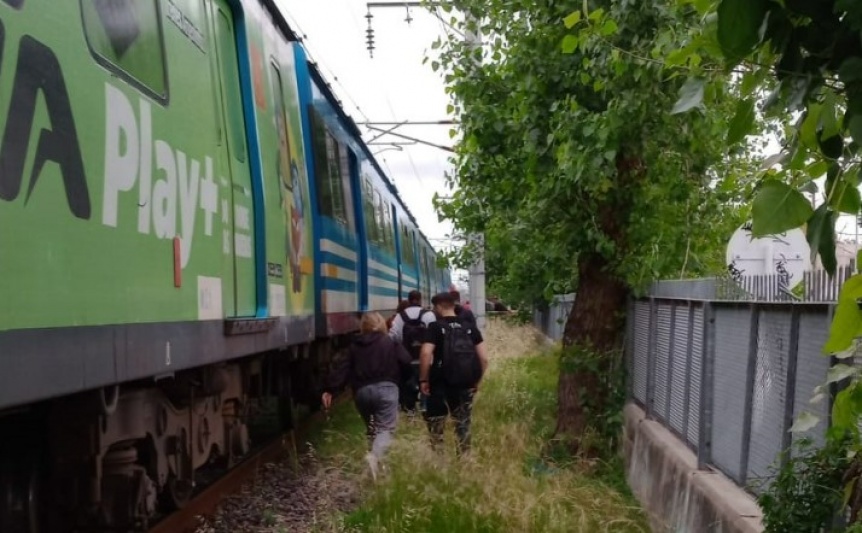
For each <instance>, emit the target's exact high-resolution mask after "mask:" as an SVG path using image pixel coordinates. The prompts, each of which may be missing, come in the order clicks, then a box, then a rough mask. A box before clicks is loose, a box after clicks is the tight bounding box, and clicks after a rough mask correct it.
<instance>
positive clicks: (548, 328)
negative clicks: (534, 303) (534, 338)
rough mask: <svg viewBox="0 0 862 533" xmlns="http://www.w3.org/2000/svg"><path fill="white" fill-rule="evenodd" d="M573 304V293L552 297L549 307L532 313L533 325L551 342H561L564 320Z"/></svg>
mask: <svg viewBox="0 0 862 533" xmlns="http://www.w3.org/2000/svg"><path fill="white" fill-rule="evenodd" d="M574 303H575V294H574V293H571V294H563V295H561V296H556V297H554V300H553V301H552V302H551V304H550V305H548V306H546V307H540V308H538V309H536V310H535V311H533V324H534V325H535V326H536V327H537V328H539V330H541V331H542V332H543V333H544V334H545V335H546V336H547V337H548V338H550V339H551V340H554V341H559V340H562V338H563V331H564V330H565V329H566V319H567V318H568V317H569V312H570V311H571V310H572V305H573V304H574Z"/></svg>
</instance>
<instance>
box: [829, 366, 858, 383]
mask: <svg viewBox="0 0 862 533" xmlns="http://www.w3.org/2000/svg"><path fill="white" fill-rule="evenodd" d="M858 373H859V369H858V368H856V367H853V366H850V365H845V364H843V363H839V364H837V365H835V366H833V367H832V368H830V369H829V371H828V372H826V383H836V382H838V381H842V380H845V379H847V378H849V377H851V376H855V375H856V374H858Z"/></svg>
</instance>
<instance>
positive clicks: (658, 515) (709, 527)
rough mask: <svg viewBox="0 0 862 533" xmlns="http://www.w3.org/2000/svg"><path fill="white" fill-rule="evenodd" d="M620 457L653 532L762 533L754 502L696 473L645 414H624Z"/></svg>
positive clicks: (686, 452) (690, 458) (632, 410)
mask: <svg viewBox="0 0 862 533" xmlns="http://www.w3.org/2000/svg"><path fill="white" fill-rule="evenodd" d="M623 432H624V439H623V445H624V452H625V460H626V477H627V479H628V483H629V486H630V487H631V489H632V492H634V494H635V496H636V497H637V499H638V501H640V502H641V505H643V507H644V509H645V510H646V511H647V512H648V513H649V515H650V522H651V525H652V529H653V531H655V532H665V531H668V532H670V531H672V532H674V533H707V532H709V533H760V532H762V531H763V525H762V524H761V516H762V515H761V512H760V508H759V507H758V506H757V503H756V502H755V500H754V498H753V497H752V496H751V495H749V494H748V493H747V492H745V491H744V490H742V489H741V488H739V487H737V486H736V485H735V484H734V483H733V482H732V481H731V480H730V479H729V478H728V477H727V476H725V475H724V474H722V473H721V472H718V471H716V470H712V469H710V470H698V468H697V457H696V456H695V454H694V453H693V452H692V451H691V450H690V449H689V448H688V447H687V446H686V445H685V444H684V443H683V442H682V441H680V440H679V439H678V438H676V437H675V436H674V435H673V434H672V433H671V432H670V431H669V430H667V429H665V428H664V427H663V426H662V425H661V424H659V423H658V422H655V421H652V420H648V419H647V418H646V414H645V413H644V411H643V410H642V409H641V408H640V407H638V406H637V405H635V404H633V403H630V404H628V405H627V406H626V408H625V425H624V428H623Z"/></svg>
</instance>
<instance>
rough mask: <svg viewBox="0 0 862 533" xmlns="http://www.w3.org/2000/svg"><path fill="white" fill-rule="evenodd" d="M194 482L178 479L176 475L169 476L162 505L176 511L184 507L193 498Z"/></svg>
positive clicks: (162, 496)
mask: <svg viewBox="0 0 862 533" xmlns="http://www.w3.org/2000/svg"><path fill="white" fill-rule="evenodd" d="M193 490H194V489H193V487H192V484H191V482H190V481H189V480H187V479H177V478H176V477H174V476H171V477H170V478H168V481H167V483H165V487H164V489H162V493H161V503H162V506H163V507H165V508H166V509H167V510H170V511H175V510H177V509H182V508H183V507H185V506H186V504H187V503H189V500H191V499H192V492H193Z"/></svg>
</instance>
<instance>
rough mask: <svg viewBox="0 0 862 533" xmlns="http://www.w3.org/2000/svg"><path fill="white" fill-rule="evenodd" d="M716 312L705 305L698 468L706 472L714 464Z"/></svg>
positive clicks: (711, 307) (708, 304)
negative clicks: (713, 412) (713, 420)
mask: <svg viewBox="0 0 862 533" xmlns="http://www.w3.org/2000/svg"><path fill="white" fill-rule="evenodd" d="M714 365H715V310H714V308H713V306H712V304H711V303H710V302H704V303H703V361H702V367H701V371H702V372H701V376H700V406H699V407H700V431H699V435H698V436H699V438H698V443H697V468H698V469H699V470H706V469H708V468H709V463H711V462H712V402H713V395H714V394H715V391H714V390H713V384H714V375H713V371H714V368H715V366H714Z"/></svg>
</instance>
